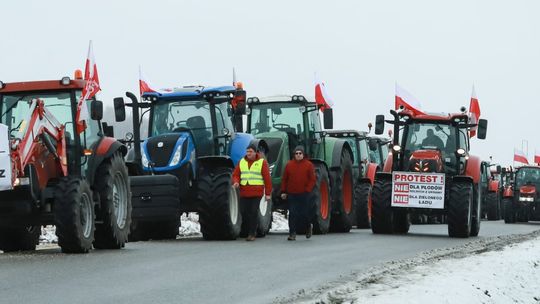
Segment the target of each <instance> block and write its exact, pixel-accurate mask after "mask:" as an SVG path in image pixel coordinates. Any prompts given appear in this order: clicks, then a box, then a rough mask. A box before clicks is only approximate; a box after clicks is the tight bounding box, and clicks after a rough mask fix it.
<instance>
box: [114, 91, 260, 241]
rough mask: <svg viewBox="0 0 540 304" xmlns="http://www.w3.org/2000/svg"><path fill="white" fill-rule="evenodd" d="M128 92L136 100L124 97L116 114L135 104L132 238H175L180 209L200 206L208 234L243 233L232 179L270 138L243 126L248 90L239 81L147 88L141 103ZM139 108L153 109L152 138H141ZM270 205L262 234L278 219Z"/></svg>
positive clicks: (131, 156) (203, 229)
mask: <svg viewBox="0 0 540 304" xmlns="http://www.w3.org/2000/svg"><path fill="white" fill-rule="evenodd" d="M126 96H127V97H129V98H130V99H131V103H129V104H125V103H124V100H123V98H122V97H119V98H115V100H114V106H115V114H116V120H117V121H122V120H124V119H125V106H128V107H132V108H133V111H132V112H133V131H134V132H133V135H134V136H133V148H132V149H131V151H130V152H129V153H128V155H127V166H128V169H129V173H130V176H131V181H132V188H131V189H132V198H133V200H134V203H133V210H134V211H133V213H134V219H133V222H134V224H133V226H132V234H133V238H134V239H140V240H144V239H149V238H154V239H157V238H161V239H163V238H174V237H176V235H177V233H178V227H179V225H180V220H179V218H180V215H181V214H182V213H184V212H198V214H199V222H200V224H201V232H202V234H203V237H204V238H205V239H209V240H215V239H220V240H223V239H229V240H230V239H236V238H237V237H238V236H239V235H241V234H242V232H244V231H245V227H243V226H242V218H241V212H240V205H239V194H238V190H237V189H235V188H233V187H232V183H231V177H232V172H233V169H234V166H235V165H236V164H237V163H238V162H239V161H240V159H241V158H242V157H243V156H244V154H245V150H246V148H247V146H248V145H249V144H250V143H251V142H252V141H253V142H254V143H255V144H256V145H257V147H260V151H261V152H262V153H265V152H267V145H266V143H265V142H264V141H262V140H257V139H255V138H254V137H253V135H251V134H246V133H241V132H242V116H243V115H244V114H245V96H246V92H245V91H244V90H243V89H242V88H241V87H238V88H237V87H233V86H223V87H202V86H190V87H182V88H176V89H174V90H172V91H171V92H166V93H158V92H152V93H144V94H143V95H142V102H138V101H137V98H136V97H135V96H134V95H133V94H132V93H129V92H128V93H126ZM140 111H142V113H143V114H142V115H144V114H146V113H149V119H148V138H147V139H146V140H144V141H142V144H141V140H140V128H141V122H142V119H141V118H139V112H140ZM150 185H152V187H149V186H150ZM152 191H153V192H152ZM263 204H264V202H261V208H260V216H259V231H258V234H259V235H260V236H262V235H265V234H266V233H267V232H268V230H269V229H270V225H271V208H267V207H266V206H264V205H263ZM242 230H244V231H242Z"/></svg>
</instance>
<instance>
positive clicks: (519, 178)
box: [515, 168, 540, 189]
mask: <svg viewBox="0 0 540 304" xmlns="http://www.w3.org/2000/svg"><path fill="white" fill-rule="evenodd" d="M515 180H516V189H519V188H520V187H521V186H523V185H527V184H533V185H535V186H536V187H537V188H540V168H521V169H519V170H518V171H517V172H516V177H515Z"/></svg>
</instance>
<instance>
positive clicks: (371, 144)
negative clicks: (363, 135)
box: [368, 139, 378, 151]
mask: <svg viewBox="0 0 540 304" xmlns="http://www.w3.org/2000/svg"><path fill="white" fill-rule="evenodd" d="M368 147H369V149H370V150H371V151H377V148H378V144H377V140H376V139H370V140H369V141H368Z"/></svg>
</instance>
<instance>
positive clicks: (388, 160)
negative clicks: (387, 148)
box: [383, 153, 394, 172]
mask: <svg viewBox="0 0 540 304" xmlns="http://www.w3.org/2000/svg"><path fill="white" fill-rule="evenodd" d="M391 156H392V154H390V153H389V154H388V157H387V158H386V160H385V161H384V167H383V172H392V165H393V164H394V158H393V157H391Z"/></svg>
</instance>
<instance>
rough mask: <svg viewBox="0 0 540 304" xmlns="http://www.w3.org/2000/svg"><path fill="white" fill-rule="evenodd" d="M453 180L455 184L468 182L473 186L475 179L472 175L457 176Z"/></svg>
mask: <svg viewBox="0 0 540 304" xmlns="http://www.w3.org/2000/svg"><path fill="white" fill-rule="evenodd" d="M451 178H452V181H453V182H468V183H471V184H472V183H473V182H474V179H473V178H472V176H470V175H455V176H452V177H451Z"/></svg>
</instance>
